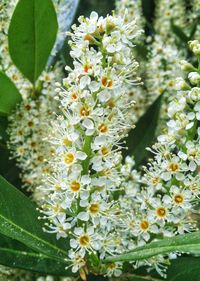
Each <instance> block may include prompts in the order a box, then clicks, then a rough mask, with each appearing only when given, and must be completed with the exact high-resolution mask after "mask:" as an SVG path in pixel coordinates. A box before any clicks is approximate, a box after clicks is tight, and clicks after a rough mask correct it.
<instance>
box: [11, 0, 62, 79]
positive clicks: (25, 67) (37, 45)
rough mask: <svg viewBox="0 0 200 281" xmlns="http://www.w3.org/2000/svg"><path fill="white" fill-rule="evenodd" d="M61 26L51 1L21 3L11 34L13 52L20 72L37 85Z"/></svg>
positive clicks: (12, 20) (22, 1)
mask: <svg viewBox="0 0 200 281" xmlns="http://www.w3.org/2000/svg"><path fill="white" fill-rule="evenodd" d="M57 29H58V24H57V18H56V13H55V9H54V6H53V4H52V1H51V0H42V1H41V0H19V2H18V4H17V6H16V8H15V11H14V13H13V16H12V19H11V23H10V27H9V31H8V41H9V51H10V55H11V58H12V60H13V62H14V63H15V64H16V66H17V67H18V68H19V70H20V71H21V72H22V73H23V74H24V75H25V76H26V77H27V78H28V79H29V80H30V81H31V82H32V83H35V81H36V80H37V78H38V77H39V75H40V74H41V72H42V70H43V69H44V68H45V65H46V63H47V60H48V57H49V55H50V52H51V49H52V47H53V45H54V42H55V39H56V34H57Z"/></svg>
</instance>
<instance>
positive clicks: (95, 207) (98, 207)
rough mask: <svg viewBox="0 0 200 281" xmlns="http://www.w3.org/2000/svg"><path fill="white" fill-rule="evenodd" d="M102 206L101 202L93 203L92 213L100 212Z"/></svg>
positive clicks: (90, 209) (91, 205) (91, 206)
mask: <svg viewBox="0 0 200 281" xmlns="http://www.w3.org/2000/svg"><path fill="white" fill-rule="evenodd" d="M99 209H100V206H99V203H91V204H90V207H89V211H90V213H91V214H93V215H96V214H97V213H98V212H99Z"/></svg>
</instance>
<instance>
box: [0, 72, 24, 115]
mask: <svg viewBox="0 0 200 281" xmlns="http://www.w3.org/2000/svg"><path fill="white" fill-rule="evenodd" d="M21 99H22V98H21V95H20V93H19V91H18V89H17V88H16V86H15V84H14V83H13V82H12V81H11V80H10V79H9V78H8V76H7V75H6V74H5V73H3V72H1V71H0V114H3V115H7V114H10V113H11V111H12V110H13V109H14V108H15V106H16V104H17V103H18V102H20V101H21Z"/></svg>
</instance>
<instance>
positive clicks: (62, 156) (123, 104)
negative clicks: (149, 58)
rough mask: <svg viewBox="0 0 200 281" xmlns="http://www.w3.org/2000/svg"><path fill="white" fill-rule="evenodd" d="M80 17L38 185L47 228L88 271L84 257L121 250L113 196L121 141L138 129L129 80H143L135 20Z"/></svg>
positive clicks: (116, 189) (76, 263) (117, 189)
mask: <svg viewBox="0 0 200 281" xmlns="http://www.w3.org/2000/svg"><path fill="white" fill-rule="evenodd" d="M79 22H80V25H79V26H75V25H74V26H73V27H72V29H73V33H71V34H70V35H71V41H70V45H71V48H72V50H71V53H70V54H71V56H72V58H73V60H74V68H73V69H71V68H69V67H66V70H67V71H68V72H69V74H68V76H67V78H65V79H63V86H62V87H59V88H58V90H57V91H58V97H59V99H60V102H61V106H60V109H61V110H62V112H63V115H61V116H58V118H57V120H56V121H54V122H52V128H51V131H52V134H51V135H50V136H49V138H50V140H51V144H53V145H54V146H55V155H54V159H52V163H51V164H52V169H53V171H54V174H53V175H52V176H49V177H46V178H45V181H44V184H43V185H42V186H41V187H40V188H39V189H40V190H42V192H46V193H48V194H47V196H48V199H47V200H46V201H45V202H44V204H43V206H42V210H41V213H42V214H43V216H44V218H48V219H49V220H50V222H49V223H48V224H47V225H46V227H45V229H46V231H47V232H52V233H56V235H57V238H58V239H59V238H60V237H64V238H65V237H68V239H69V241H70V250H69V252H68V255H69V256H68V259H69V260H70V262H72V264H70V266H72V271H73V272H76V271H78V270H79V269H80V270H81V272H82V274H84V273H83V272H84V266H85V265H86V260H85V258H86V257H87V258H88V259H89V261H90V265H91V264H92V262H93V259H94V256H96V258H100V259H103V258H104V257H105V256H107V255H110V254H111V253H116V252H121V251H122V250H123V248H122V247H121V246H120V247H119V246H118V244H117V239H118V237H117V236H116V235H115V228H116V227H117V226H118V224H119V222H118V221H119V220H118V218H119V214H118V202H117V201H116V202H115V200H114V199H115V196H114V195H115V193H116V192H120V184H121V181H122V178H121V172H120V167H121V160H122V156H121V152H120V150H121V148H122V146H123V141H122V139H123V138H124V137H125V136H126V134H127V131H128V130H129V129H131V128H132V127H133V124H132V121H130V120H129V118H128V116H129V110H131V108H132V107H133V106H134V101H130V97H129V95H128V94H127V92H126V85H127V84H131V85H132V86H134V85H137V84H138V83H139V81H140V79H139V78H138V77H137V68H138V63H137V62H136V61H135V59H134V58H133V55H132V43H131V41H132V39H133V38H134V37H136V36H137V35H138V34H140V31H139V32H138V31H135V30H136V25H135V22H134V21H132V22H129V23H124V21H123V18H121V17H120V16H107V17H106V18H103V17H98V15H97V13H95V12H92V13H91V15H90V18H84V17H80V18H79ZM134 73H135V77H133V74H134ZM58 86H60V85H59V84H58ZM117 272H118V271H117Z"/></svg>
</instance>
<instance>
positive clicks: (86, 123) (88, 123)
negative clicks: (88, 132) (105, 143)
mask: <svg viewBox="0 0 200 281" xmlns="http://www.w3.org/2000/svg"><path fill="white" fill-rule="evenodd" d="M82 125H83V126H84V127H85V128H87V129H93V128H94V123H93V122H92V120H90V119H88V118H87V119H84V120H83V123H82Z"/></svg>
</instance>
